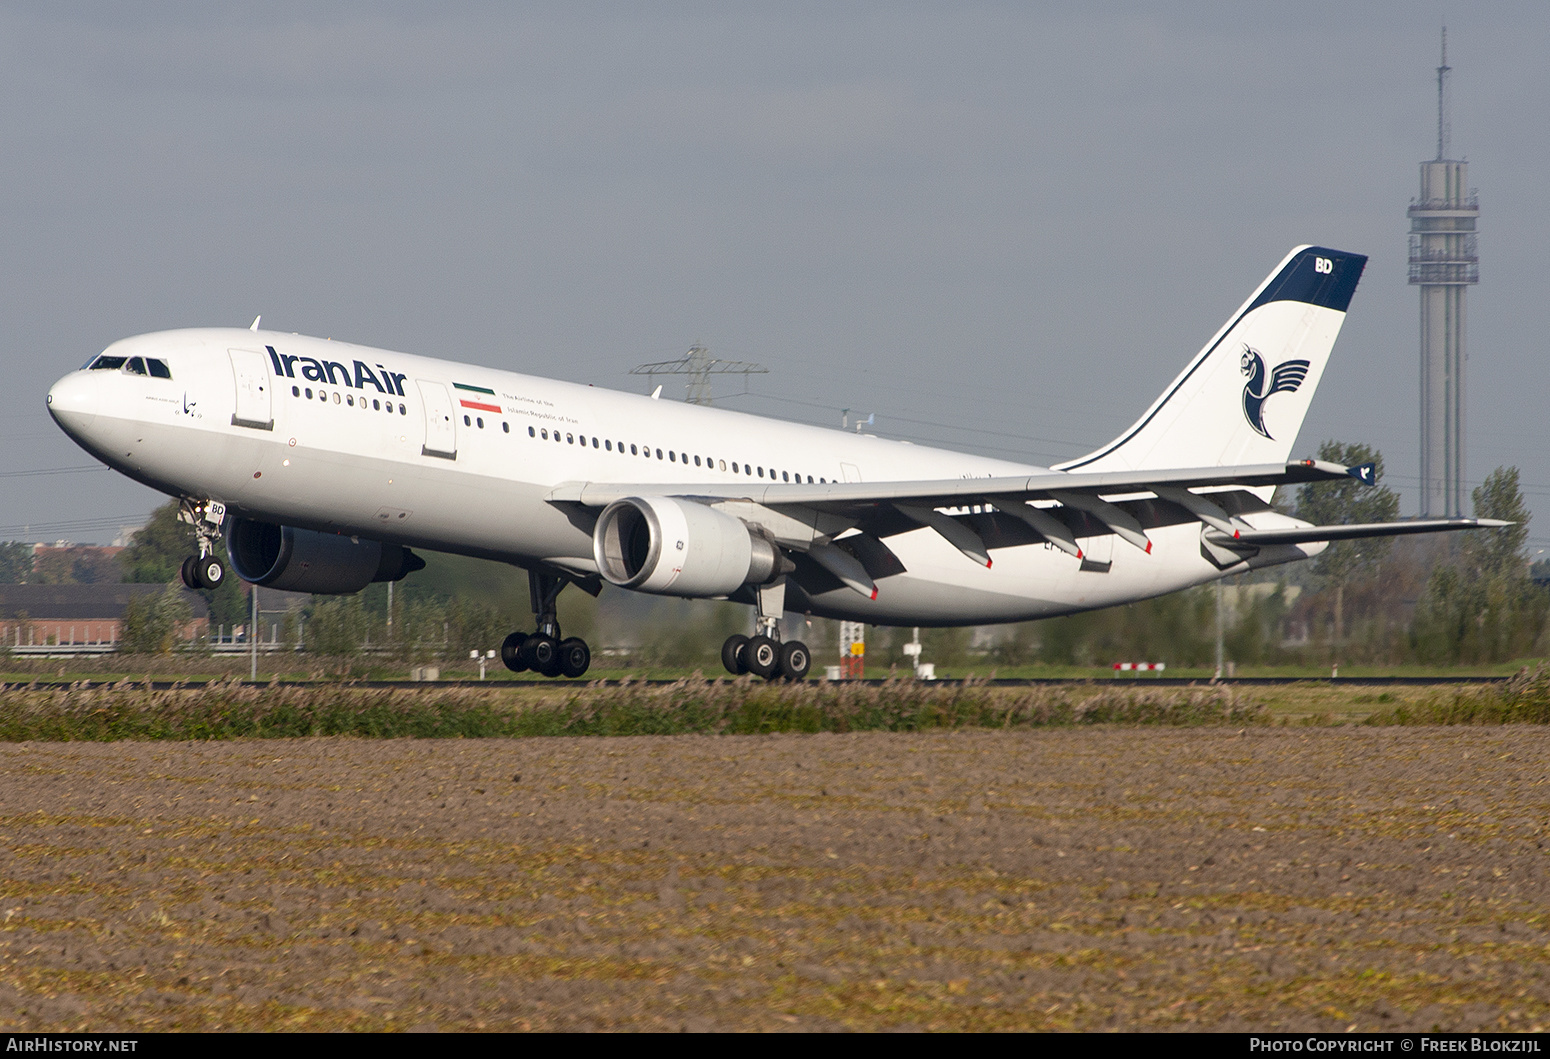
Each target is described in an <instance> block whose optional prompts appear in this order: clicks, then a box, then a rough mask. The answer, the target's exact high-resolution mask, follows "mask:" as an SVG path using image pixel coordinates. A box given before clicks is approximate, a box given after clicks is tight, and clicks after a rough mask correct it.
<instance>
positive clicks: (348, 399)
mask: <svg viewBox="0 0 1550 1059" xmlns="http://www.w3.org/2000/svg"><path fill="white" fill-rule="evenodd" d="M344 403H345V404H347V405H349V406H350V407H351V408H354V407H355V396H354V395H353V394H348V393H347V394H345V395H344Z"/></svg>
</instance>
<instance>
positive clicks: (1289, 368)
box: [1239, 346, 1308, 441]
mask: <svg viewBox="0 0 1550 1059" xmlns="http://www.w3.org/2000/svg"><path fill="white" fill-rule="evenodd" d="M1239 367H1240V368H1241V369H1242V371H1243V374H1245V375H1247V376H1248V377H1249V381H1248V382H1246V383H1244V384H1243V418H1245V419H1247V420H1248V421H1249V426H1251V427H1253V428H1254V429H1255V430H1256V431H1258V432H1259V433H1260V434H1262V435H1263V436H1265V437H1267V438H1269V437H1270V431H1268V430H1266V429H1265V400H1266V398H1268V397H1269V396H1270V395H1271V394H1273V393H1295V392H1296V391H1297V387H1299V386H1301V385H1302V380H1303V379H1305V378H1307V377H1308V362H1307V361H1306V360H1288V361H1286V362H1285V363H1282V364H1277V365H1276V366H1275V370H1274V371H1272V372H1271V373H1270V378H1269V379H1268V380H1267V379H1266V378H1265V358H1264V357H1262V356H1260V355H1259V351H1258V350H1256V349H1250V348H1249V347H1248V346H1244V347H1243V359H1242V360H1241V361H1240V362H1239ZM1271 440H1272V441H1274V440H1275V439H1274V438H1271Z"/></svg>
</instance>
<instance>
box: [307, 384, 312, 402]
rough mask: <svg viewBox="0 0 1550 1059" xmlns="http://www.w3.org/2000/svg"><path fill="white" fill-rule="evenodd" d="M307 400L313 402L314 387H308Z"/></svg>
mask: <svg viewBox="0 0 1550 1059" xmlns="http://www.w3.org/2000/svg"><path fill="white" fill-rule="evenodd" d="M307 400H309V401H310V400H312V387H310V386H308V387H307Z"/></svg>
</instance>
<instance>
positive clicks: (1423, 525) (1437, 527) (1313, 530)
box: [1205, 518, 1512, 547]
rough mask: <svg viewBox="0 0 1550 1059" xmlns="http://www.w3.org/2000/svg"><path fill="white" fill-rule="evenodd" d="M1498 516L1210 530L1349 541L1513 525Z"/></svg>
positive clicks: (1263, 538) (1209, 535) (1235, 540)
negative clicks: (1233, 530)
mask: <svg viewBox="0 0 1550 1059" xmlns="http://www.w3.org/2000/svg"><path fill="white" fill-rule="evenodd" d="M1510 525H1512V523H1511V522H1503V521H1502V520H1501V519H1499V518H1426V519H1411V520H1409V521H1406V522H1360V523H1353V524H1352V525H1349V526H1288V527H1286V528H1285V529H1262V530H1251V529H1246V530H1240V531H1238V533H1237V534H1235V535H1234V534H1229V533H1223V532H1222V531H1221V530H1207V531H1206V533H1205V539H1206V540H1207V541H1209V542H1210V543H1212V544H1217V545H1222V546H1224V547H1231V546H1232V545H1234V544H1238V545H1245V544H1252V545H1262V544H1311V543H1313V542H1314V541H1349V540H1357V539H1360V538H1363V537H1398V536H1402V535H1404V534H1407V533H1447V532H1448V531H1450V530H1465V529H1500V528H1501V527H1502V526H1510Z"/></svg>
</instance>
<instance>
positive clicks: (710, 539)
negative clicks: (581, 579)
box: [592, 496, 782, 596]
mask: <svg viewBox="0 0 1550 1059" xmlns="http://www.w3.org/2000/svg"><path fill="white" fill-rule="evenodd" d="M592 556H593V558H595V559H596V560H597V569H598V572H599V573H601V574H602V575H603V576H604V577H605V578H607V579H608V580H609V581H610V582H612V583H613V584H616V585H618V586H619V587H621V588H633V589H634V590H636V591H637V592H653V593H656V594H658V595H664V596H726V595H730V594H731V593H733V592H736V591H737V590H738V589H739V588H742V587H743V586H744V585H746V584H764V583H766V582H768V581H771V580H773V579H775V578H776V577H778V576H779V575H780V573H781V569H782V563H781V555H780V552H779V551H778V550H777V549H776V547H775V546H774V545H773V544H771V543H770V542H769V541H767V540H765V539H764V538H763V537H761V536H758V535H757V534H755V533H753V532H752V531H750V530H749V528H748V526H747V525H746V524H745V523H744V522H743V521H742V520H741V519H738V518H733V517H732V516H731V515H728V514H724V513H723V512H720V511H717V510H715V509H714V508H710V507H706V506H705V505H704V504H696V503H695V502H694V501H692V500H673V499H669V498H667V497H662V496H647V497H640V496H632V497H626V498H625V499H623V500H615V501H614V502H613V503H612V504H609V505H608V506H607V507H606V508H604V509H603V513H602V514H601V515H599V516H598V520H597V529H596V530H595V531H594V532H593V534H592Z"/></svg>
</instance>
